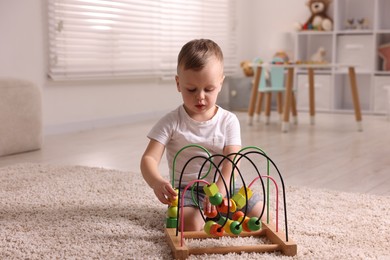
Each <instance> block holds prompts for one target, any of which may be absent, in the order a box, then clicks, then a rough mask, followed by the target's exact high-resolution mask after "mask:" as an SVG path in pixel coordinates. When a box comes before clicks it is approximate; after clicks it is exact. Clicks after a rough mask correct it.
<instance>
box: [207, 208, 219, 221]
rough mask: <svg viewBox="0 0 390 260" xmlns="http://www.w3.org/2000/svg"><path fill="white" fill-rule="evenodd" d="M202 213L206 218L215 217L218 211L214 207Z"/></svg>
mask: <svg viewBox="0 0 390 260" xmlns="http://www.w3.org/2000/svg"><path fill="white" fill-rule="evenodd" d="M204 215H205V216H206V217H208V218H215V217H216V216H217V215H218V211H217V209H216V208H215V207H213V209H212V210H211V211H210V212H207V211H205V212H204Z"/></svg>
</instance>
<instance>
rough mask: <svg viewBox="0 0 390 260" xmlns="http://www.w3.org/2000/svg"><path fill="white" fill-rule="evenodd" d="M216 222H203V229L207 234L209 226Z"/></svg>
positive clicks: (208, 233)
mask: <svg viewBox="0 0 390 260" xmlns="http://www.w3.org/2000/svg"><path fill="white" fill-rule="evenodd" d="M214 224H216V223H215V222H214V221H211V220H209V221H207V222H206V224H204V227H203V230H204V232H206V234H207V235H210V229H211V227H212V226H213V225H214Z"/></svg>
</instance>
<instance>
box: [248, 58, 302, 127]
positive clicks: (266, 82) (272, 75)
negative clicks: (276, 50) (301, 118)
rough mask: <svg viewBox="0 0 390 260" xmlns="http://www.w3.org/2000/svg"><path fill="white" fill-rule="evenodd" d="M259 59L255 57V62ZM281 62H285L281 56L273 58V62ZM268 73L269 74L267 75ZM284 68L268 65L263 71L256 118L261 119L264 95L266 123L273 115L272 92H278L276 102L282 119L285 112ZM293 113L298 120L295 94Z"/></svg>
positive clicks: (295, 119)
mask: <svg viewBox="0 0 390 260" xmlns="http://www.w3.org/2000/svg"><path fill="white" fill-rule="evenodd" d="M258 61H259V59H255V60H254V63H255V64H256V63H257V62H258ZM280 62H284V61H283V59H281V58H280V57H275V58H274V59H273V60H272V63H273V64H277V63H280ZM267 74H268V76H267ZM284 78H285V77H284V68H282V67H272V66H271V67H270V68H267V67H266V66H265V67H264V68H263V70H262V72H261V77H260V82H259V88H258V95H257V100H256V108H255V120H256V121H260V114H261V110H262V105H263V99H264V96H265V98H266V100H265V102H266V103H265V123H266V124H269V123H270V116H271V104H272V93H276V94H277V96H276V98H277V99H276V103H277V111H278V114H279V116H280V120H281V119H282V114H283V93H284V91H285V83H284V81H285V80H284ZM291 111H292V114H293V120H294V123H296V122H297V109H296V101H295V96H294V94H293V100H292V109H291Z"/></svg>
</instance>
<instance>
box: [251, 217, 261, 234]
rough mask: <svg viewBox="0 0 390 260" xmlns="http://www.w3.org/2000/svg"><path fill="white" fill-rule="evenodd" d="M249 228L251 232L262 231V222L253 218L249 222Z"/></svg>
mask: <svg viewBox="0 0 390 260" xmlns="http://www.w3.org/2000/svg"><path fill="white" fill-rule="evenodd" d="M248 228H249V229H250V230H251V231H257V230H259V229H261V221H260V220H258V219H257V218H256V217H251V218H250V219H249V221H248Z"/></svg>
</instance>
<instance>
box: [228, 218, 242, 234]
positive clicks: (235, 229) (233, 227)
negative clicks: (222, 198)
mask: <svg viewBox="0 0 390 260" xmlns="http://www.w3.org/2000/svg"><path fill="white" fill-rule="evenodd" d="M230 232H231V233H232V234H234V235H239V234H240V233H241V232H242V225H240V222H238V221H232V222H231V223H230Z"/></svg>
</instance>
